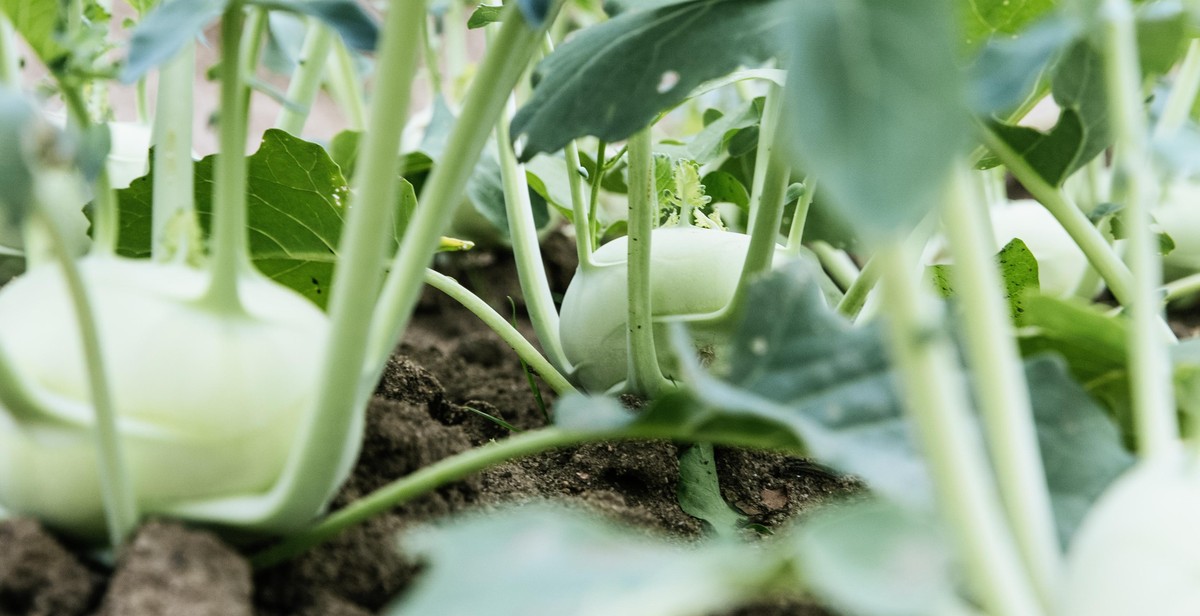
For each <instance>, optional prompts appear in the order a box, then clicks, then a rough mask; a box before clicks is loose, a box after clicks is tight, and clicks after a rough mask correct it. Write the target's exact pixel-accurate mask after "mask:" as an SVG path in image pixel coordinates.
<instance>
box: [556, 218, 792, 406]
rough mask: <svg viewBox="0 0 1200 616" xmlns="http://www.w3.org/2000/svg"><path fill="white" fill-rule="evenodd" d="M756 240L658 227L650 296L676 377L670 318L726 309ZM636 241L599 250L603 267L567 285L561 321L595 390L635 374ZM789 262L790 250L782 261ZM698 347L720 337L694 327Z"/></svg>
mask: <svg viewBox="0 0 1200 616" xmlns="http://www.w3.org/2000/svg"><path fill="white" fill-rule="evenodd" d="M749 246H750V236H748V235H744V234H741V233H733V232H729V231H718V230H712V229H700V228H696V227H664V228H659V229H655V230H654V231H653V234H652V236H651V241H650V254H651V257H650V260H651V266H650V295H651V309H652V311H653V314H654V318H655V319H656V320H657V321H659V322H660V323H658V324H656V325H655V328H654V338H655V347H656V349H657V352H658V359H659V364H660V366H661V367H662V369H663V373H664V375H666V376H667V377H668V378H670V377H672V376H675V374H674V373H675V364H676V360H675V358H674V356H673V354H672V353H671V347H670V345H669V343H668V337H667V329H666V327H665V325H662V324H661V321H662V320H663V319H665V318H675V319H679V318H683V319H686V318H689V317H692V318H699V317H704V316H706V315H710V314H712V313H715V312H717V311H719V310H722V309H724V308H725V307H726V306H727V305H728V304H729V302H730V300H731V299H732V298H733V294H734V291H735V290H736V289H737V283H738V278H739V277H740V275H741V271H742V263H743V262H744V261H745V259H746V251H747V249H748V248H749ZM627 251H628V240H627V238H625V237H621V238H618V239H616V240H613V241H611V242H609V243H607V244H605V245H603V246H601V247H600V248H599V249H597V250H596V252H595V253H593V259H594V262H595V263H596V265H597V266H598V267H597V268H596V269H594V270H591V271H585V270H582V269H581V270H579V271H578V272H576V274H575V278H573V279H572V280H571V284H570V286H568V287H567V293H566V295H565V297H564V298H563V304H562V313H561V321H560V326H559V327H560V332H561V335H562V343H563V351H564V352H565V353H566V356H567V360H568V361H570V362H571V363H572V365H574V366H575V368H576V370H575V372H574V374H573V375H572V378H573V379H575V381H576V382H578V383H579V384H580V385H581V386H583V387H584V388H585V389H587V390H588V391H594V392H602V391H607V390H609V389H612V388H613V387H614V386H616V385H619V384H620V383H622V382H623V381H625V379H626V376H627V369H628V365H627V362H628V352H627V347H626V331H625V330H626V317H627V314H628V309H627V298H628V270H627V269H626V263H627V258H628V257H627ZM785 258H786V257H785V256H784V255H783V253H782V249H781V250H780V251H779V252H777V253H776V256H775V263H776V264H780V263H782V261H783V260H784V259H785ZM691 331H692V334H693V336H694V337H695V342H696V344H697V346H699V347H701V348H704V347H711V346H712V345H713V344H715V343H716V342H717V341H718V336H717V332H715V331H712V330H711V329H706V328H704V327H693V328H692V330H691Z"/></svg>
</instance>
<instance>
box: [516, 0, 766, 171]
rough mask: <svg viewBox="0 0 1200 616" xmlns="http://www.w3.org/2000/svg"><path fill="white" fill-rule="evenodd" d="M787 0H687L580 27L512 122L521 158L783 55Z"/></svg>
mask: <svg viewBox="0 0 1200 616" xmlns="http://www.w3.org/2000/svg"><path fill="white" fill-rule="evenodd" d="M781 4H784V2H783V0H690V1H688V2H681V3H678V4H673V5H670V6H665V7H660V8H656V9H653V10H645V11H632V12H629V13H624V14H622V15H620V16H618V17H615V18H613V19H611V20H609V21H607V22H604V23H601V24H599V25H596V26H592V27H590V28H586V29H584V30H581V31H579V32H578V33H576V35H575V36H574V37H573V38H571V39H570V40H568V41H567V42H566V43H564V44H563V45H562V46H561V47H559V48H558V49H556V50H555V51H554V53H552V54H550V56H548V57H547V58H546V59H545V60H543V61H542V63H541V64H540V65H538V67H537V70H536V73H535V76H534V77H535V81H536V84H537V85H536V87H535V88H534V91H533V96H532V97H531V98H530V99H529V102H527V103H526V104H525V106H524V107H522V108H521V110H520V111H519V112H518V113H517V115H516V117H515V118H514V119H513V122H512V131H511V132H512V135H513V139H514V141H515V142H516V143H518V144H521V145H522V146H523V147H521V148H518V154H520V156H521V158H522V160H528V159H529V158H531V157H533V155H535V154H537V153H539V152H556V151H558V150H560V149H562V147H563V146H565V145H566V144H567V142H568V141H570V140H572V139H575V138H576V137H582V136H584V135H592V136H595V137H599V138H600V139H603V140H605V141H608V142H615V141H620V140H622V139H625V138H626V137H628V136H629V135H632V134H633V133H634V132H636V131H638V130H640V129H642V128H643V127H645V126H646V125H648V124H649V123H650V122H651V121H652V120H654V118H655V117H656V116H657V115H658V113H659V112H661V111H663V110H665V109H670V108H672V107H674V106H675V105H678V104H679V103H680V102H681V101H683V100H685V99H686V98H687V97H688V96H689V95H690V93H691V92H692V90H693V89H695V88H696V87H697V86H699V85H700V84H702V83H704V82H706V81H708V80H711V79H715V78H717V77H721V76H724V75H727V74H729V73H731V72H733V71H734V70H735V69H737V68H739V67H740V66H745V65H758V64H761V63H762V62H764V61H766V60H767V59H769V58H772V57H774V56H775V55H776V52H777V50H778V44H777V39H778V38H779V37H781V36H783V35H784V34H786V30H784V29H783V26H784V24H785V22H784V20H783V19H781V17H780V14H779V11H778V10H777V8H778V6H779V5H781Z"/></svg>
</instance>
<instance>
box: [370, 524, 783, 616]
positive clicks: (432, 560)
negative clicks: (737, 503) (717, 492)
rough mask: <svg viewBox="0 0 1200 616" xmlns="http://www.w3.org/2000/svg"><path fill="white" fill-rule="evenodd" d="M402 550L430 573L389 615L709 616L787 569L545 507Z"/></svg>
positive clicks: (773, 557) (732, 549)
mask: <svg viewBox="0 0 1200 616" xmlns="http://www.w3.org/2000/svg"><path fill="white" fill-rule="evenodd" d="M402 545H403V549H404V550H405V552H406V553H409V554H411V555H412V556H414V557H416V558H419V559H420V560H421V561H423V562H425V563H427V566H426V568H425V569H424V571H423V572H422V573H421V575H420V577H418V579H417V581H416V583H415V585H414V587H413V588H412V590H410V591H409V592H408V593H407V594H405V595H404V596H402V597H400V598H399V600H398V601H397V602H396V603H394V604H393V605H392V606H390V607H389V608H387V609H385V610H384V612H383V613H384V614H387V615H388V616H409V615H421V616H426V615H430V614H489V615H490V616H561V615H564V614H596V615H600V614H620V615H621V616H676V615H678V616H683V615H692V614H711V613H717V612H722V611H725V610H727V609H729V608H731V607H734V606H735V605H736V604H738V603H740V602H745V601H748V600H750V599H752V598H757V597H758V595H759V593H762V592H763V591H764V589H765V588H766V587H769V585H770V583H771V582H772V578H773V577H774V576H777V575H780V574H782V573H783V571H784V568H783V565H784V562H786V561H785V559H784V558H783V557H782V553H781V552H775V553H772V552H767V551H765V550H760V549H758V548H757V547H756V546H747V545H740V544H737V543H725V542H721V543H708V544H701V545H695V546H681V545H680V544H679V542H678V541H677V540H666V539H657V538H655V537H648V536H646V534H645V533H644V532H641V531H639V532H631V531H629V530H626V529H623V528H620V527H617V526H614V525H613V524H612V523H611V522H605V521H600V520H597V519H594V518H591V517H588V516H584V515H582V514H580V513H569V512H566V511H563V510H560V509H553V508H550V507H547V506H545V505H540V506H533V505H531V506H525V507H522V508H520V509H513V510H508V511H502V512H491V513H489V514H488V515H486V516H475V517H471V518H467V519H462V520H458V521H456V522H453V523H451V524H447V525H445V526H444V527H441V528H437V529H425V530H423V531H418V532H415V533H413V534H411V535H409V536H407V537H405V538H404V539H403V540H402Z"/></svg>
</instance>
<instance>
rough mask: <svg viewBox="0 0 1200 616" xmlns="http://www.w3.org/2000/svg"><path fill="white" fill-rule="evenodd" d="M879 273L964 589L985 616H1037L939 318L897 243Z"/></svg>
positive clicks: (882, 257)
mask: <svg viewBox="0 0 1200 616" xmlns="http://www.w3.org/2000/svg"><path fill="white" fill-rule="evenodd" d="M877 256H878V257H879V262H880V263H881V269H882V270H883V273H884V276H883V278H884V293H885V294H886V297H887V304H888V325H889V327H888V331H889V334H890V342H891V351H892V357H893V362H894V364H895V366H896V367H897V368H898V370H899V373H900V376H901V389H902V391H903V394H904V399H905V405H906V407H907V409H908V414H909V416H910V418H911V420H912V422H913V423H914V424H915V426H916V429H917V434H918V436H919V441H920V444H921V449H922V451H923V452H924V454H925V459H926V461H927V462H928V465H929V470H930V472H931V474H932V476H933V479H934V483H935V486H936V488H937V496H938V505H939V509H940V510H941V512H942V516H943V517H944V519H945V520H946V521H947V522H948V523H949V526H950V531H951V534H952V536H953V538H954V539H955V541H956V543H957V545H958V547H959V549H960V551H961V556H962V558H963V564H964V566H965V569H966V572H965V573H966V577H967V579H968V581H969V583H968V586H969V587H970V588H971V589H972V590H973V591H975V592H977V593H978V598H979V600H980V601H981V603H982V604H983V607H984V608H985V611H987V613H989V614H992V615H993V616H1037V615H1040V614H1044V613H1045V612H1044V611H1043V610H1042V608H1041V606H1040V605H1039V602H1038V598H1037V594H1036V593H1035V592H1034V589H1033V587H1032V585H1031V583H1030V579H1029V577H1028V574H1027V572H1026V571H1025V570H1024V567H1023V565H1022V562H1021V558H1020V556H1019V555H1018V553H1017V550H1016V548H1015V547H1014V541H1013V536H1012V532H1011V531H1010V530H1009V528H1008V526H1007V525H1006V524H1005V520H1004V513H1003V509H1002V508H1001V506H1000V501H999V498H998V496H997V495H996V491H995V486H994V485H993V483H992V477H991V472H990V470H989V469H988V464H987V459H986V458H985V456H984V451H985V449H984V446H983V442H982V440H981V439H980V438H979V435H978V433H977V432H976V431H975V430H974V429H973V427H974V426H973V424H972V421H971V413H970V411H969V409H970V408H971V404H970V400H969V399H968V397H967V392H966V388H965V383H964V382H963V379H962V378H961V376H960V375H961V372H960V368H959V362H958V359H957V357H956V354H955V350H954V343H953V341H952V340H951V339H950V337H949V336H948V335H947V332H946V330H945V319H944V315H942V314H941V311H940V310H939V307H938V306H937V305H936V304H935V303H934V302H933V301H931V299H930V298H928V297H925V296H923V294H922V282H921V280H920V278H919V277H918V276H917V275H916V274H915V273H914V271H913V269H914V268H913V265H914V264H915V263H916V259H915V258H910V257H909V254H908V251H906V250H904V247H903V244H902V243H901V242H900V241H896V242H894V243H893V244H892V245H889V246H887V247H885V248H884V249H882V250H881V251H880V252H879V253H877Z"/></svg>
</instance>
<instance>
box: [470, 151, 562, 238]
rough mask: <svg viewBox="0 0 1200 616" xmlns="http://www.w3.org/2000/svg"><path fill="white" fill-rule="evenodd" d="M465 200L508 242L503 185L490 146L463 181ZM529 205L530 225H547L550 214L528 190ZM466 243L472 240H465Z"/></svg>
mask: <svg viewBox="0 0 1200 616" xmlns="http://www.w3.org/2000/svg"><path fill="white" fill-rule="evenodd" d="M467 199H468V200H469V201H470V203H471V207H474V208H475V211H476V212H478V213H479V214H481V215H482V216H483V217H484V218H485V219H487V221H488V222H489V223H491V225H492V226H493V227H494V228H495V229H496V230H497V231H499V232H500V236H501V237H502V238H503V239H504V240H505V241H507V240H508V211H507V210H506V209H505V205H504V182H503V178H502V177H501V175H500V160H499V158H498V157H497V154H496V149H495V145H494V144H493V145H492V146H490V147H489V148H488V149H487V150H485V151H484V153H483V155H482V156H480V157H479V163H478V164H476V166H475V172H474V173H472V174H471V179H469V180H468V181H467ZM529 200H530V205H531V206H532V208H533V224H534V226H535V228H538V229H541V228H542V227H544V226H546V223H548V222H549V221H550V211H549V210H548V209H547V208H546V201H545V200H544V199H542V196H541V195H539V194H538V193H537V192H536V191H534V190H532V189H530V190H529ZM467 239H475V238H470V237H468V238H467Z"/></svg>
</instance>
